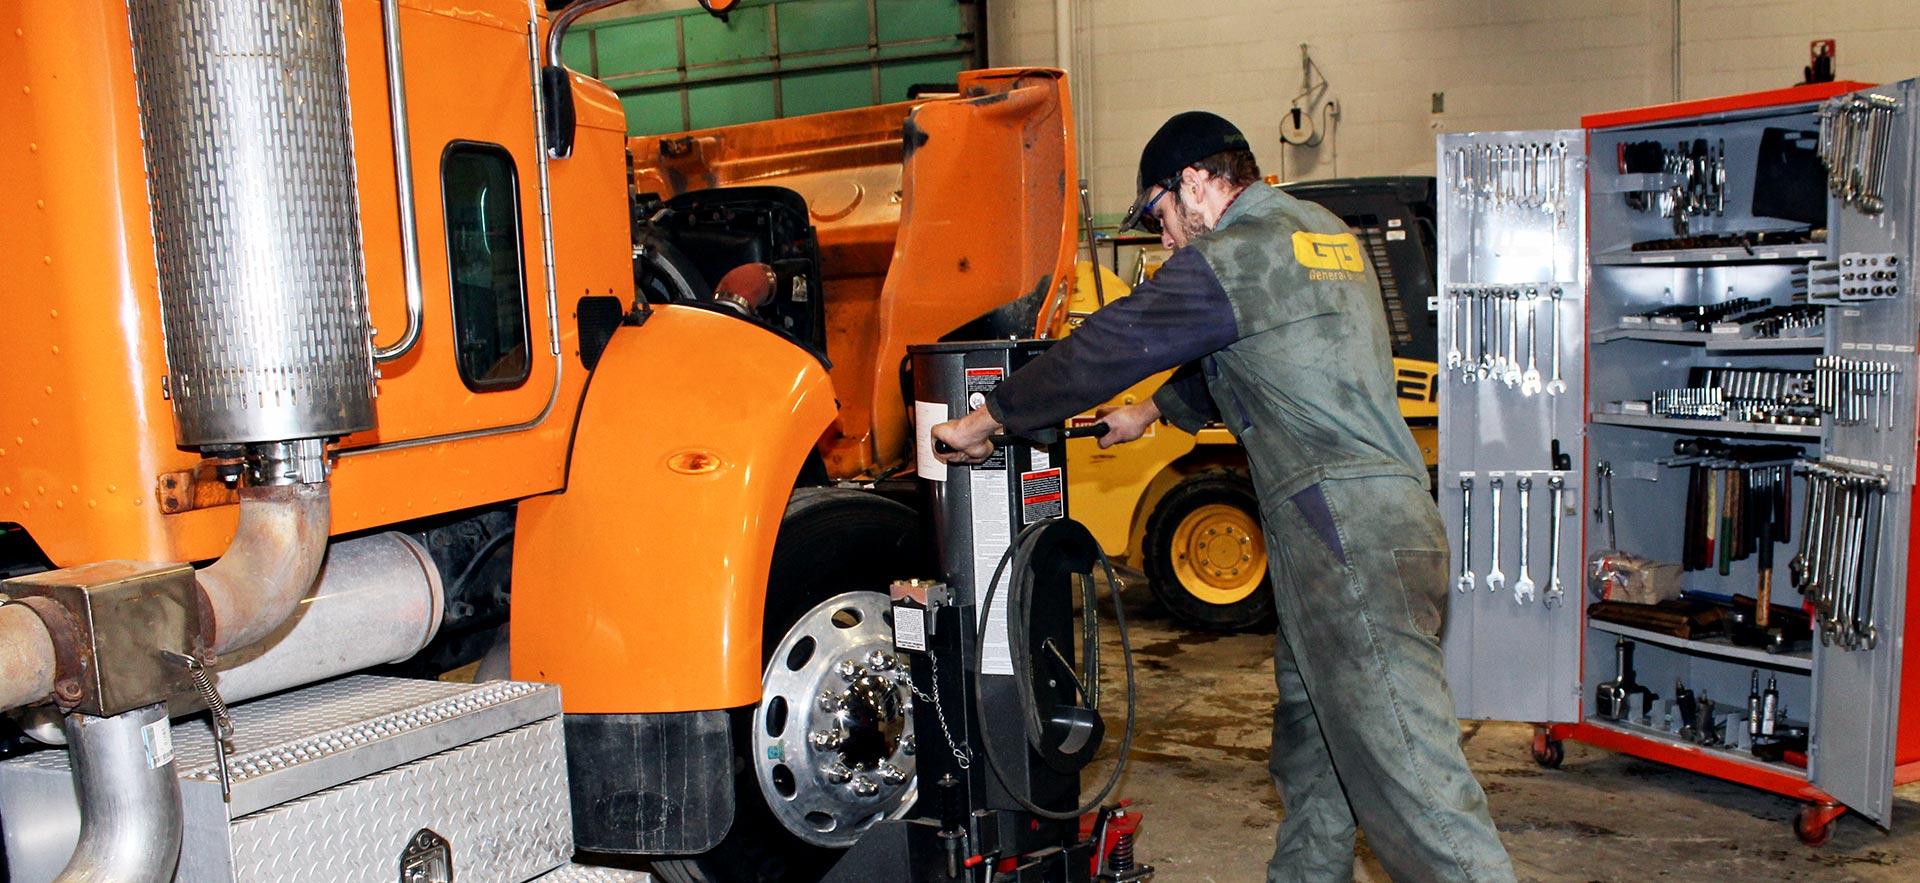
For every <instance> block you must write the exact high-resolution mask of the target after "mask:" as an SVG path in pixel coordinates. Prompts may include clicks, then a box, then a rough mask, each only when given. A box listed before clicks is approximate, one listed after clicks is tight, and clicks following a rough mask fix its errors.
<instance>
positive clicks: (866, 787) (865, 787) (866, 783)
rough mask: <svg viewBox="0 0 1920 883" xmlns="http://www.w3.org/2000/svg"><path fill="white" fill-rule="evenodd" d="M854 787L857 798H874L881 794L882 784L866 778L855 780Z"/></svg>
mask: <svg viewBox="0 0 1920 883" xmlns="http://www.w3.org/2000/svg"><path fill="white" fill-rule="evenodd" d="M852 787H853V793H854V796H856V797H872V796H873V795H875V794H879V793H880V783H879V782H875V781H874V780H872V779H870V778H868V777H866V776H860V777H859V778H856V779H854V780H853V785H852Z"/></svg>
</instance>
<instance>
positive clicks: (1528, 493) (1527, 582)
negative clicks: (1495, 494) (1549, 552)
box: [1513, 475, 1533, 604]
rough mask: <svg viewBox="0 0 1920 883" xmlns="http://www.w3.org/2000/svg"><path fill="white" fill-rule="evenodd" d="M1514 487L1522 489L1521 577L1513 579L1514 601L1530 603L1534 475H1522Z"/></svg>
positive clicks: (1531, 592)
mask: <svg viewBox="0 0 1920 883" xmlns="http://www.w3.org/2000/svg"><path fill="white" fill-rule="evenodd" d="M1514 487H1515V488H1516V489H1518V490H1519V491H1520V577H1519V578H1518V579H1516V580H1514V581H1513V603H1515V604H1529V603H1532V601H1533V576H1532V575H1531V574H1530V573H1528V570H1527V560H1528V559H1527V555H1528V552H1529V547H1531V546H1532V545H1533V542H1532V536H1531V533H1532V531H1531V527H1530V525H1531V524H1532V522H1533V519H1532V518H1531V517H1530V516H1529V515H1528V506H1529V505H1530V504H1531V501H1532V500H1533V477H1532V476H1528V475H1522V476H1520V480H1519V481H1517V482H1514Z"/></svg>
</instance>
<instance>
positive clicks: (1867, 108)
mask: <svg viewBox="0 0 1920 883" xmlns="http://www.w3.org/2000/svg"><path fill="white" fill-rule="evenodd" d="M1899 111H1900V102H1899V101H1897V100H1895V99H1893V98H1891V97H1888V96H1886V95H1878V94H1873V93H1869V94H1867V95H1849V96H1844V97H1841V98H1836V99H1833V100H1832V101H1828V102H1827V103H1826V104H1824V105H1821V107H1820V161H1821V163H1823V164H1824V165H1826V167H1827V189H1828V190H1829V191H1831V192H1832V193H1833V195H1834V196H1837V197H1839V198H1840V201H1841V202H1842V203H1845V204H1847V205H1850V206H1853V207H1854V208H1856V209H1859V210H1860V212H1861V213H1862V214H1869V215H1877V214H1879V213H1881V212H1882V211H1885V210H1886V207H1887V204H1886V200H1885V199H1884V198H1883V196H1882V193H1881V190H1882V188H1883V186H1884V185H1885V183H1886V168H1887V146H1888V144H1889V143H1890V142H1891V141H1892V140H1893V129H1894V116H1895V114H1897V113H1898V112H1899Z"/></svg>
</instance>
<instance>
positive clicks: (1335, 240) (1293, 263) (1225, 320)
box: [987, 184, 1513, 883]
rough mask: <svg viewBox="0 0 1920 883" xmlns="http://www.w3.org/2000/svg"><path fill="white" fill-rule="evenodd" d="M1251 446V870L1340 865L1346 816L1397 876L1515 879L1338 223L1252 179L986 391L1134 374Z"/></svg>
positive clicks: (1401, 438)
mask: <svg viewBox="0 0 1920 883" xmlns="http://www.w3.org/2000/svg"><path fill="white" fill-rule="evenodd" d="M1176 365H1185V366H1186V367H1184V368H1182V369H1181V370H1180V371H1179V372H1176V374H1175V375H1174V378H1173V379H1172V380H1171V381H1169V382H1168V383H1167V384H1166V385H1165V386H1163V387H1162V388H1161V390H1160V391H1159V392H1158V393H1156V394H1155V396H1154V402H1155V403H1156V404H1157V405H1158V406H1159V407H1160V410H1161V413H1162V415H1163V416H1164V417H1165V418H1166V419H1168V420H1169V421H1170V422H1172V423H1174V424H1176V425H1178V426H1180V427H1181V428H1183V429H1186V430H1189V431H1193V430H1196V429H1198V428H1199V427H1200V426H1201V425H1202V424H1204V423H1205V422H1207V421H1209V420H1211V419H1219V420H1222V421H1224V422H1225V423H1226V424H1227V426H1228V428H1229V429H1231V430H1232V432H1233V433H1234V435H1235V436H1236V437H1237V438H1238V439H1239V441H1240V443H1241V444H1242V445H1243V446H1244V447H1245V448H1246V451H1247V458H1248V461H1249V463H1250V466H1251V468H1252V473H1253V476H1252V477H1253V482H1254V488H1255V491H1256V493H1257V495H1258V496H1259V499H1260V509H1261V513H1260V514H1261V521H1262V523H1263V526H1264V529H1265V533H1266V540H1267V546H1268V548H1269V549H1270V550H1272V552H1273V553H1274V554H1272V555H1271V556H1269V558H1270V561H1271V564H1270V567H1271V573H1272V576H1273V587H1274V601H1275V608H1276V610H1277V612H1278V617H1279V622H1280V628H1279V631H1278V634H1277V635H1276V638H1275V642H1274V679H1275V681H1276V683H1277V686H1278V688H1279V702H1278V705H1277V707H1276V709H1275V711H1274V720H1273V753H1272V759H1271V760H1270V762H1269V764H1268V766H1269V769H1270V770H1271V772H1272V775H1273V780H1274V784H1275V786H1276V787H1277V788H1279V790H1280V792H1281V796H1282V799H1283V800H1284V801H1285V805H1286V817H1285V819H1284V821H1283V822H1282V823H1281V826H1280V831H1279V834H1278V837H1277V843H1276V846H1275V848H1274V854H1273V859H1272V861H1271V862H1270V863H1269V864H1268V867H1267V879H1268V880H1271V881H1279V880H1314V881H1341V883H1345V881H1348V880H1351V879H1352V876H1353V865H1354V855H1353V850H1354V828H1355V824H1356V822H1357V823H1358V825H1359V827H1360V828H1361V829H1363V830H1365V831H1366V832H1367V840H1368V843H1369V844H1370V845H1371V846H1372V847H1373V851H1374V853H1375V855H1376V856H1378V857H1379V859H1380V861H1381V863H1382V864H1383V865H1384V866H1385V867H1386V869H1387V871H1388V872H1389V873H1391V874H1392V875H1393V877H1394V879H1396V880H1421V881H1426V880H1462V881H1466V880H1472V881H1489V880H1492V881H1500V880H1511V879H1513V869H1512V866H1511V864H1510V862H1509V860H1508V858H1507V853H1506V850H1505V848H1504V847H1502V846H1501V844H1500V839H1499V835H1498V834H1497V833H1496V832H1495V830H1494V827H1493V820H1492V818H1491V817H1490V816H1489V815H1488V813H1487V799H1486V795H1485V794H1484V793H1483V792H1482V791H1481V788H1480V784H1479V783H1478V782H1477V781H1475V780H1474V778H1473V773H1472V772H1471V771H1470V770H1469V769H1468V768H1467V762H1466V757H1465V756H1464V755H1463V754H1462V753H1461V751H1460V744H1459V727H1458V722H1457V721H1456V719H1455V718H1454V715H1453V701H1452V699H1451V698H1450V697H1449V696H1448V693H1447V684H1446V679H1445V674H1444V671H1443V664H1442V657H1441V651H1440V641H1439V633H1440V628H1441V625H1442V619H1443V617H1444V613H1445V610H1446V591H1447V540H1446V534H1445V531H1444V530H1443V528H1442V527H1441V522H1440V514H1439V511H1438V510H1437V509H1436V508H1435V507H1434V504H1433V501H1432V500H1431V499H1430V498H1429V497H1428V495H1427V489H1426V488H1427V477H1426V469H1425V467H1424V465H1423V463H1422V462H1421V459H1420V454H1419V449H1418V447H1417V446H1416V445H1415V443H1414V441H1413V437H1412V435H1411V433H1409V432H1408V430H1407V426H1406V423H1405V421H1404V420H1403V419H1402V418H1401V416H1400V410H1399V406H1398V403H1397V401H1396V399H1395V390H1394V379H1393V360H1392V353H1391V349H1390V347H1389V342H1388V337H1387V330H1386V319H1385V314H1384V310H1383V308H1382V306H1381V302H1380V288H1379V280H1378V279H1377V278H1376V277H1375V275H1374V273H1373V268H1372V266H1371V264H1370V263H1369V261H1368V260H1367V258H1366V256H1365V255H1364V254H1363V253H1362V251H1361V246H1360V243H1359V242H1358V240H1357V239H1356V238H1355V237H1354V236H1353V235H1352V233H1351V232H1350V231H1349V230H1348V229H1347V226H1346V225H1345V224H1344V223H1342V222H1341V221H1340V220H1339V219H1338V218H1336V217H1334V216H1333V215H1332V214H1331V213H1329V212H1328V211H1326V210H1325V209H1323V208H1321V207H1320V206H1318V205H1315V204H1313V203H1308V202H1303V201H1300V200H1297V199H1294V198H1293V197H1291V196H1288V195H1286V194H1285V193H1283V192H1281V191H1279V190H1276V189H1274V188H1272V187H1269V186H1266V185H1264V184H1255V185H1254V186H1252V187H1251V188H1249V189H1247V190H1246V191H1244V192H1243V193H1242V194H1241V195H1240V196H1239V198H1238V199H1236V200H1235V201H1234V202H1233V204H1232V205H1231V206H1229V207H1228V209H1227V211H1226V212H1225V214H1224V215H1223V216H1222V217H1221V219H1220V223H1219V224H1218V225H1217V226H1216V228H1215V229H1214V230H1213V231H1212V232H1210V233H1208V234H1206V235H1204V236H1201V237H1199V238H1198V239H1197V240H1195V241H1194V242H1193V243H1191V244H1190V245H1189V246H1188V247H1186V248H1183V249H1180V250H1179V251H1177V252H1175V253H1174V255H1173V256H1172V257H1170V258H1169V259H1168V261H1167V263H1166V264H1165V265H1164V266H1163V268H1162V269H1161V271H1160V272H1159V273H1158V274H1157V275H1156V276H1155V278H1154V280H1153V281H1151V282H1149V283H1147V284H1145V285H1143V286H1141V287H1140V288H1138V289H1136V290H1135V291H1134V293H1133V294H1132V295H1131V296H1129V297H1127V298H1123V299H1121V300H1118V301H1116V302H1114V303H1113V304H1110V305H1109V306H1107V307H1105V308H1103V309H1102V310H1100V311H1099V312H1097V313H1095V314H1094V315H1093V316H1091V317H1090V318H1089V319H1088V320H1087V321H1086V323H1085V324H1084V325H1082V326H1081V327H1080V328H1079V329H1077V330H1076V331H1075V332H1074V333H1073V334H1072V335H1070V336H1069V337H1067V338H1066V339H1065V340H1064V341H1062V342H1061V343H1060V344H1058V345H1056V346H1054V347H1053V348H1052V349H1050V350H1049V351H1048V352H1047V353H1046V354H1045V355H1043V356H1041V357H1040V358H1038V359H1036V360H1035V361H1034V362H1032V363H1031V364H1029V365H1028V366H1027V367H1026V368H1024V369H1022V370H1020V371H1018V372H1015V373H1014V374H1013V375H1012V376H1010V377H1008V378H1007V380H1006V382H1004V383H1002V384H1001V385H1000V387H999V388H998V389H996V390H995V391H994V392H993V394H992V395H991V396H989V397H988V401H987V407H988V408H989V410H991V411H992V413H993V415H994V417H995V418H996V419H998V420H999V421H1000V422H1001V423H1003V424H1005V425H1006V426H1007V427H1008V428H1009V429H1011V430H1013V431H1016V432H1018V431H1030V430H1033V429H1038V428H1041V427H1045V426H1050V425H1058V424H1059V423H1060V422H1062V421H1063V420H1064V419H1065V418H1066V417H1068V416H1071V415H1073V414H1076V413H1080V412H1082V411H1084V410H1086V409H1088V408H1091V407H1093V406H1094V405H1097V404H1099V403H1100V402H1103V401H1105V400H1107V399H1108V398H1110V397H1111V396H1113V395H1114V394H1116V393H1118V392H1119V391H1120V390H1122V389H1124V388H1126V387H1127V386H1130V385H1132V384H1134V383H1137V382H1139V381H1140V380H1141V379H1143V378H1145V377H1147V376H1149V375H1151V374H1153V373H1155V372H1157V371H1162V370H1165V369H1167V368H1170V367H1174V366H1176Z"/></svg>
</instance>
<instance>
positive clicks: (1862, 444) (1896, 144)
mask: <svg viewBox="0 0 1920 883" xmlns="http://www.w3.org/2000/svg"><path fill="white" fill-rule="evenodd" d="M1883 99H1891V100H1892V102H1893V107H1892V109H1891V110H1886V111H1884V116H1883V117H1882V118H1881V119H1880V120H1878V121H1876V122H1875V123H1873V125H1875V126H1884V127H1887V128H1889V129H1890V136H1889V138H1888V143H1887V144H1886V148H1885V149H1884V150H1883V151H1882V154H1883V156H1884V157H1885V159H1884V161H1883V163H1882V168H1881V170H1880V174H1881V176H1882V177H1881V184H1880V187H1879V191H1880V197H1881V198H1882V199H1883V200H1884V207H1882V208H1881V210H1879V211H1877V212H1875V211H1871V210H1870V209H1871V208H1872V200H1871V199H1861V198H1852V199H1849V198H1843V197H1842V196H1840V195H1836V194H1830V195H1829V197H1828V207H1827V217H1828V221H1829V224H1828V229H1829V242H1830V244H1831V253H1832V258H1833V260H1834V262H1835V263H1836V264H1837V266H1835V267H1831V268H1828V267H1823V266H1822V264H1821V263H1819V262H1816V263H1815V264H1814V265H1813V267H1811V268H1810V270H1809V277H1810V280H1811V281H1810V285H1811V291H1810V294H1811V295H1812V297H1813V298H1814V299H1822V300H1826V301H1827V302H1828V303H1829V304H1832V305H1830V306H1828V308H1827V311H1826V312H1827V352H1828V353H1832V354H1834V356H1835V357H1837V358H1840V359H1845V360H1852V361H1853V362H1854V363H1856V364H1858V363H1862V362H1864V363H1866V364H1868V365H1870V366H1879V367H1886V366H1891V367H1892V369H1893V372H1894V373H1893V374H1892V378H1891V381H1890V383H1888V386H1890V387H1891V393H1892V394H1891V396H1890V399H1891V401H1889V402H1886V404H1887V407H1886V408H1885V410H1884V412H1882V413H1881V414H1878V415H1876V416H1875V417H1874V418H1872V419H1865V420H1860V421H1857V422H1852V423H1849V421H1846V420H1833V421H1831V422H1830V424H1829V426H1828V427H1827V431H1826V447H1825V451H1824V456H1823V457H1822V464H1823V465H1828V466H1831V467H1833V468H1836V469H1842V470H1846V471H1848V472H1849V473H1852V474H1858V475H1868V476H1884V477H1885V478H1886V488H1887V490H1886V493H1885V498H1884V504H1885V505H1884V513H1885V515H1884V518H1881V519H1880V520H1881V522H1882V523H1881V524H1880V525H1879V530H1878V531H1877V534H1878V537H1879V541H1878V543H1877V544H1874V545H1873V546H1870V547H1869V548H1870V549H1872V550H1873V551H1874V552H1877V554H1873V555H1870V556H1869V557H1871V558H1873V559H1874V560H1873V562H1872V563H1871V564H1870V565H1869V568H1870V569H1863V570H1862V571H1861V574H1862V575H1863V576H1864V575H1865V574H1867V573H1869V572H1870V573H1872V574H1873V578H1872V579H1871V580H1870V581H1865V582H1864V583H1863V584H1864V585H1869V586H1871V588H1872V599H1871V603H1870V604H1863V605H1862V609H1863V610H1864V611H1865V612H1866V615H1863V616H1857V617H1854V618H1853V621H1855V622H1858V623H1860V624H1861V625H1863V626H1864V625H1870V626H1871V628H1872V630H1873V631H1874V632H1876V633H1877V640H1873V641H1855V640H1851V639H1849V638H1848V637H1847V632H1848V631H1849V629H1848V628H1847V627H1845V626H1844V625H1843V626H1841V627H1839V628H1833V627H1829V628H1825V629H1823V633H1822V636H1821V640H1820V641H1819V642H1817V644H1816V646H1815V647H1814V656H1813V682H1814V690H1813V728H1812V733H1813V741H1812V744H1811V745H1810V746H1809V751H1808V773H1809V779H1810V780H1811V781H1812V782H1813V784H1814V785H1816V786H1818V787H1820V788H1821V789H1822V790H1825V791H1826V792H1827V793H1829V794H1831V795H1833V796H1834V797H1835V798H1837V799H1838V800H1840V801H1841V802H1842V803H1845V804H1846V805H1847V806H1848V807H1849V808H1851V809H1853V810H1855V811H1856V812H1859V813H1860V814H1861V815H1863V816H1866V817H1867V818H1870V819H1872V820H1874V821H1875V822H1878V823H1879V824H1881V825H1886V824H1888V823H1889V822H1890V821H1891V814H1892V811H1893V780H1894V767H1895V763H1896V757H1895V740H1896V735H1897V734H1896V722H1897V717H1898V711H1899V708H1898V697H1899V695H1900V688H1901V683H1900V668H1901V662H1902V660H1901V653H1900V650H1901V646H1900V645H1901V644H1902V640H1901V637H1902V628H1901V624H1902V623H1904V622H1905V621H1906V603H1905V602H1906V595H1907V591H1908V578H1909V576H1908V572H1907V571H1908V568H1907V563H1908V554H1909V550H1908V544H1909V537H1910V536H1911V532H1910V531H1911V513H1912V510H1913V492H1914V438H1915V426H1914V410H1915V398H1914V392H1913V391H1914V388H1915V386H1914V381H1915V360H1914V345H1915V328H1916V327H1920V309H1916V307H1915V305H1914V301H1913V294H1914V293H1913V290H1912V286H1913V278H1914V277H1913V274H1912V269H1911V267H1912V261H1913V260H1914V258H1915V257H1916V255H1915V251H1914V249H1915V243H1914V224H1915V223H1916V222H1920V210H1917V209H1916V204H1915V203H1916V199H1915V187H1914V184H1915V180H1916V179H1915V173H1916V169H1915V156H1914V154H1915V145H1916V138H1915V135H1916V119H1917V118H1920V113H1916V112H1915V104H1914V102H1915V101H1916V100H1917V99H1920V94H1917V90H1916V81H1914V80H1908V81H1905V82H1901V83H1896V84H1893V85H1890V86H1882V87H1878V88H1874V89H1867V90H1863V91H1861V92H1856V93H1852V94H1851V95H1845V96H1841V97H1840V98H1837V99H1834V100H1833V101H1830V102H1829V103H1828V105H1827V111H1828V112H1829V113H1831V112H1832V111H1834V110H1835V109H1836V108H1838V109H1841V110H1842V111H1843V112H1844V111H1845V109H1847V108H1854V112H1855V113H1856V114H1857V113H1858V112H1859V111H1858V108H1859V106H1860V105H1859V104H1857V103H1856V101H1858V102H1865V103H1879V102H1881V101H1882V100H1883ZM1851 167H1852V164H1851V162H1849V161H1844V160H1843V161H1842V162H1841V163H1839V169H1838V170H1837V172H1838V173H1842V174H1844V173H1846V172H1848V170H1849V169H1850V168H1851ZM1863 204H1865V206H1866V208H1865V209H1863ZM1889 257H1891V258H1892V260H1891V261H1889V260H1888V258H1889ZM1874 268H1879V269H1874ZM1876 272H1885V273H1890V274H1891V276H1892V279H1891V282H1887V283H1884V284H1883V280H1882V279H1877V278H1861V279H1854V278H1852V277H1854V276H1856V275H1858V276H1863V277H1871V275H1872V274H1874V273H1876ZM1836 275H1837V276H1838V278H1839V280H1841V281H1838V282H1835V283H1828V282H1827V281H1826V279H1827V278H1831V277H1834V276H1836ZM1856 283H1857V284H1856ZM1873 286H1880V287H1884V288H1892V289H1895V291H1894V293H1893V294H1892V295H1891V296H1869V297H1861V296H1860V294H1867V295H1872V294H1873V293H1874V292H1872V287H1873ZM1861 287H1865V288H1867V291H1865V292H1861V293H1860V294H1853V293H1846V292H1845V291H1842V290H1841V289H1848V288H1855V289H1858V288H1861ZM1835 294H1837V295H1838V297H1837V298H1835V297H1834V295H1835ZM1882 294H1884V293H1882ZM1836 299H1837V300H1838V303H1837V304H1834V301H1835V300H1836ZM1889 424H1890V425H1889ZM1872 508H1873V509H1880V508H1881V507H1879V506H1878V505H1877V503H1876V505H1874V506H1873V507H1872ZM1869 523H1870V524H1871V522H1869Z"/></svg>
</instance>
